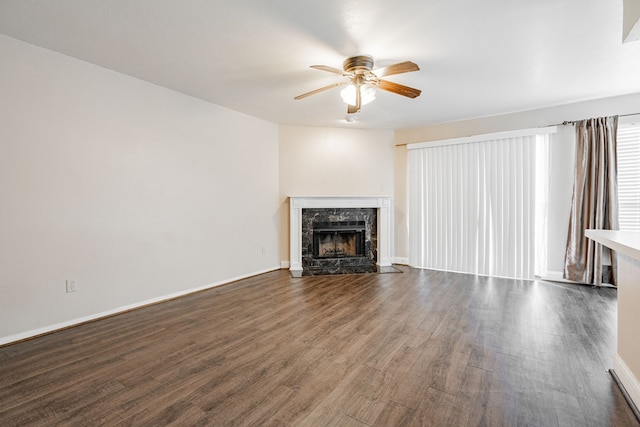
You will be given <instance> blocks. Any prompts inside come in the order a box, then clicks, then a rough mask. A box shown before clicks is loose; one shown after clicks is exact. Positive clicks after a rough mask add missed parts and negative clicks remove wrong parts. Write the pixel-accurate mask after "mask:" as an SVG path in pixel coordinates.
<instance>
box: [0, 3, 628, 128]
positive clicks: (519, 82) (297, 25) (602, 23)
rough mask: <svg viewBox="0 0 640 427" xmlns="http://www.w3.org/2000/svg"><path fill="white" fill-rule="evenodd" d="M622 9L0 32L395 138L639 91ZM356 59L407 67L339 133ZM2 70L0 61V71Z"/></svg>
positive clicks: (361, 6)
mask: <svg viewBox="0 0 640 427" xmlns="http://www.w3.org/2000/svg"><path fill="white" fill-rule="evenodd" d="M622 14H623V10H622V0H535V1H531V0H526V1H525V0H484V1H477V0H430V1H429V0H393V1H390V0H386V1H379V0H323V1H312V0H269V1H266V0H236V1H233V2H232V1H229V0H180V1H177V0H55V1H46V0H0V33H3V34H5V35H8V36H10V37H14V38H17V39H20V40H24V41H26V42H28V43H31V44H34V45H38V46H42V47H45V48H48V49H52V50H54V51H58V52H61V53H64V54H66V55H69V56H72V57H75V58H79V59H82V60H84V61H88V62H91V63H94V64H98V65H100V66H103V67H106V68H109V69H112V70H116V71H118V72H121V73H124V74H128V75H131V76H134V77H137V78H140V79H143V80H146V81H149V82H152V83H155V84H157V85H160V86H164V87H167V88H171V89H174V90H176V91H179V92H183V93H185V94H189V95H192V96H195V97H198V98H202V99H205V100H208V101H211V102H213V103H216V104H219V105H222V106H225V107H228V108H231V109H234V110H237V111H240V112H243V113H246V114H249V115H251V116H255V117H258V118H262V119H265V120H268V121H272V122H275V123H280V124H293V125H308V126H351V127H359V128H371V129H374V128H378V129H380V128H386V129H398V128H406V127H415V126H422V125H428V124H433V123H441V122H448V121H455V120H462V119H468V118H475V117H483V116H490V115H496V114H504V113H510V112H516V111H526V110H531V109H537V108H543V107H548V106H555V105H561V104H566V103H572V102H576V101H582V100H588V99H596V98H603V97H608V96H614V95H622V94H628V93H638V92H640V41H636V42H631V43H624V44H623V43H622ZM356 54H370V55H372V56H373V57H374V58H375V60H376V67H377V66H384V65H389V64H393V63H396V62H400V61H404V60H411V61H413V62H415V63H417V64H418V65H419V66H420V68H421V70H420V71H418V72H413V73H407V74H401V75H396V76H389V77H388V80H391V81H394V82H397V83H401V84H404V85H407V86H412V87H416V88H418V89H421V90H422V95H421V96H420V97H418V98H416V99H413V100H412V99H409V98H405V97H402V96H399V95H395V94H391V93H388V92H383V91H378V96H377V99H376V100H375V101H374V102H373V103H372V104H369V105H366V106H364V107H363V109H362V111H361V112H360V113H359V114H358V121H357V122H356V123H353V124H347V123H346V122H345V120H344V118H345V116H346V105H345V104H343V103H342V102H341V101H340V96H339V89H333V90H330V91H327V92H323V93H320V94H317V95H314V96H311V97H309V98H306V99H303V100H298V101H295V100H294V99H293V98H294V96H296V95H299V94H301V93H304V92H308V91H310V90H313V89H316V88H318V87H321V86H325V85H328V84H331V83H334V82H338V81H340V80H341V79H342V77H340V76H338V75H335V74H331V73H327V72H323V71H318V70H314V69H311V68H309V65H312V64H324V65H329V66H332V67H336V68H341V67H342V61H343V60H344V59H345V58H346V57H348V56H352V55H356ZM3 60H6V58H1V59H0V61H3Z"/></svg>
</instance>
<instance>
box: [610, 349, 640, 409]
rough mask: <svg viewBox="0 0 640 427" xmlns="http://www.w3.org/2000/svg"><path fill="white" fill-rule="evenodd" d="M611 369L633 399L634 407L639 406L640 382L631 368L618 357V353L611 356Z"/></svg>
mask: <svg viewBox="0 0 640 427" xmlns="http://www.w3.org/2000/svg"><path fill="white" fill-rule="evenodd" d="M613 370H614V371H615V372H616V375H617V376H618V378H619V379H620V382H621V383H622V385H623V386H624V388H625V389H626V390H627V393H628V394H629V397H630V398H631V400H632V401H633V403H634V405H636V407H640V382H638V379H637V378H636V377H635V375H633V372H631V369H629V367H628V366H627V364H626V363H624V360H622V358H621V357H620V355H619V354H617V353H616V355H615V357H614V358H613Z"/></svg>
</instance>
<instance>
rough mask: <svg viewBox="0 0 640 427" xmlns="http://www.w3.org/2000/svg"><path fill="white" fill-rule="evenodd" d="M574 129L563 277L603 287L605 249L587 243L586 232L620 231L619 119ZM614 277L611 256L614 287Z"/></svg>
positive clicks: (589, 122) (596, 121)
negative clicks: (617, 135)
mask: <svg viewBox="0 0 640 427" xmlns="http://www.w3.org/2000/svg"><path fill="white" fill-rule="evenodd" d="M575 128H576V166H575V175H574V184H573V197H572V201H571V217H570V219H569V234H568V237H567V250H566V253H565V261H564V277H565V279H569V280H573V281H576V282H580V283H589V284H593V285H596V286H600V285H601V284H602V275H603V268H602V251H603V248H602V247H601V245H600V244H597V243H595V242H594V241H593V240H590V239H587V238H586V237H585V235H584V234H585V233H584V232H585V230H586V229H590V228H591V229H602V230H617V229H618V181H617V163H616V134H617V131H618V117H617V116H614V117H601V118H597V119H589V120H581V121H579V122H576V123H575ZM604 249H605V250H607V251H608V249H606V248H604ZM615 276H616V258H615V253H613V252H612V253H611V275H610V278H609V279H608V281H609V282H610V283H611V284H615Z"/></svg>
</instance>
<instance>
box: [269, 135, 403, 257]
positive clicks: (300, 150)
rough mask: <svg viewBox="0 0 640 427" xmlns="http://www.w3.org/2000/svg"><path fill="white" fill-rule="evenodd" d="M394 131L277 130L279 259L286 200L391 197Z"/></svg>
mask: <svg viewBox="0 0 640 427" xmlns="http://www.w3.org/2000/svg"><path fill="white" fill-rule="evenodd" d="M393 150H394V148H393V131H389V130H375V131H370V130H358V129H338V128H317V127H303V126H280V248H281V249H280V259H281V260H282V261H283V265H285V266H286V265H287V263H288V261H289V201H288V197H289V196H338V195H342V196H346V195H362V196H371V195H386V196H393V191H394V173H393V167H394V165H393Z"/></svg>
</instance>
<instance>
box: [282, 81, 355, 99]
mask: <svg viewBox="0 0 640 427" xmlns="http://www.w3.org/2000/svg"><path fill="white" fill-rule="evenodd" d="M347 83H348V82H340V83H334V84H331V85H328V86H324V87H321V88H320V89H316V90H312V91H311V92H307V93H303V94H302V95H298V96H296V97H295V98H293V99H302V98H306V97H307V96H311V95H315V94H316V93H320V92H324V91H325V90H329V89H333V88H334V87H338V86H343V85H345V84H347Z"/></svg>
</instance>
